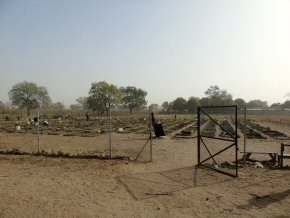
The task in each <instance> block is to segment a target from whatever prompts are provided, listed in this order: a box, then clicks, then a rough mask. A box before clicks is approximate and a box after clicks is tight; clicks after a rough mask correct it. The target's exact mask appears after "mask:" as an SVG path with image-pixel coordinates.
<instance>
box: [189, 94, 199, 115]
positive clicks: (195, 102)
mask: <svg viewBox="0 0 290 218" xmlns="http://www.w3.org/2000/svg"><path fill="white" fill-rule="evenodd" d="M198 106H200V104H199V98H197V97H190V98H189V99H188V101H187V110H188V111H189V112H191V113H196V112H197V107H198Z"/></svg>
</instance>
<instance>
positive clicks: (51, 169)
mask: <svg viewBox="0 0 290 218" xmlns="http://www.w3.org/2000/svg"><path fill="white" fill-rule="evenodd" d="M153 145H154V146H153V149H154V150H153V154H154V156H153V162H151V163H140V162H139V163H138V162H133V161H125V160H97V159H66V158H48V157H40V156H15V155H9V156H8V155H1V156H0V196H1V198H0V217H5V218H6V217H241V216H242V217H290V207H289V205H290V200H289V198H288V195H289V194H290V171H289V170H279V169H254V168H252V167H246V168H242V169H240V171H239V178H232V177H229V176H226V175H223V174H219V173H217V172H215V171H211V170H207V169H201V168H196V167H195V164H196V159H197V157H196V156H197V155H196V139H169V138H168V139H164V140H154V144H153Z"/></svg>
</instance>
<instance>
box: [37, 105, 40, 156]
mask: <svg viewBox="0 0 290 218" xmlns="http://www.w3.org/2000/svg"><path fill="white" fill-rule="evenodd" d="M37 122H38V123H37V152H38V153H39V152H40V133H39V124H40V120H39V107H38V108H37Z"/></svg>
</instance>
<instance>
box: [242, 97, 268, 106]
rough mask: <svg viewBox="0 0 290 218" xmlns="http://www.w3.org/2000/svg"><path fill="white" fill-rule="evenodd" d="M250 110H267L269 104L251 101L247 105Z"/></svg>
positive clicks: (257, 100)
mask: <svg viewBox="0 0 290 218" xmlns="http://www.w3.org/2000/svg"><path fill="white" fill-rule="evenodd" d="M247 107H248V108H267V107H268V104H267V102H266V101H261V100H259V99H256V100H251V101H249V102H248V104H247Z"/></svg>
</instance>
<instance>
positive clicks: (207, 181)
mask: <svg viewBox="0 0 290 218" xmlns="http://www.w3.org/2000/svg"><path fill="white" fill-rule="evenodd" d="M116 179H117V181H118V182H119V183H121V184H122V185H123V186H124V187H125V189H126V190H127V191H128V193H129V194H130V195H131V196H132V198H134V199H135V200H143V199H147V198H152V197H156V196H160V195H172V194H173V193H174V192H177V191H181V190H186V189H189V188H194V187H202V186H209V185H214V184H218V183H223V182H227V181H230V180H233V178H231V177H229V176H226V175H223V174H220V173H217V172H215V171H213V170H210V169H205V168H199V167H196V166H192V167H184V168H178V169H174V170H168V171H161V172H153V173H137V174H128V175H124V176H120V177H116Z"/></svg>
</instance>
